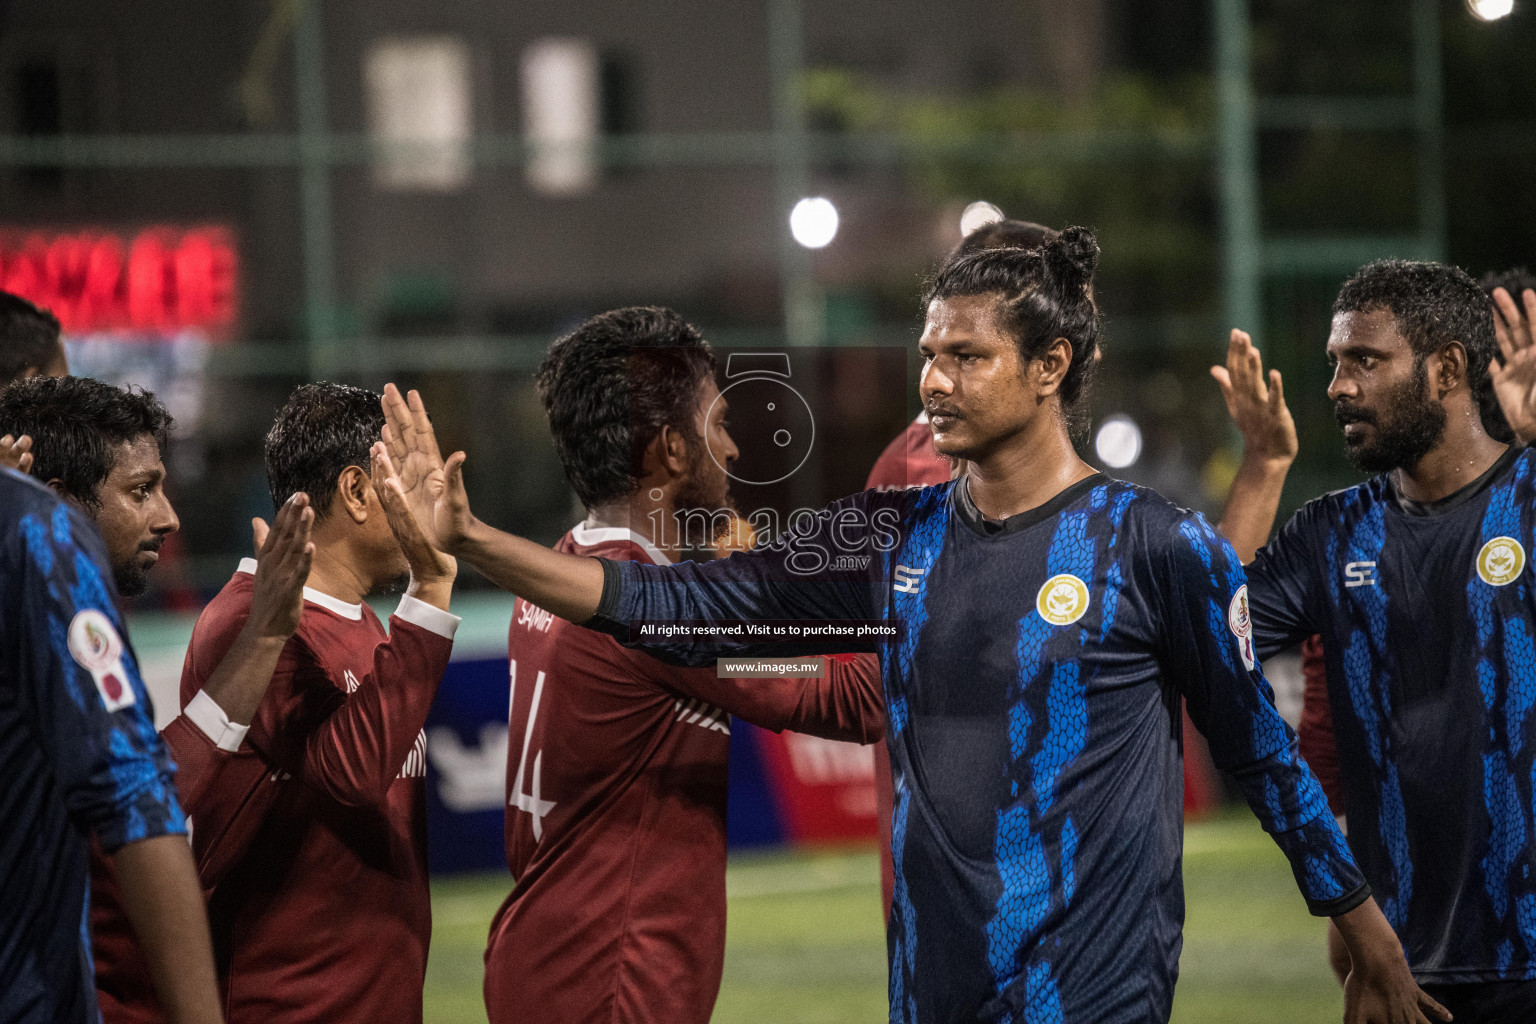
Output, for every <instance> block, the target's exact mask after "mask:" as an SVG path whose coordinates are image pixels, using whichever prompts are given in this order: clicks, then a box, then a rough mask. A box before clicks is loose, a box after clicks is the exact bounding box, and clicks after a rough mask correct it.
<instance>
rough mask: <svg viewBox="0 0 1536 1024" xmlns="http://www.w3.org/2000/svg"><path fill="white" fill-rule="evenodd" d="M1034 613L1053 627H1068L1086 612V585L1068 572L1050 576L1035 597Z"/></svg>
mask: <svg viewBox="0 0 1536 1024" xmlns="http://www.w3.org/2000/svg"><path fill="white" fill-rule="evenodd" d="M1035 611H1036V612H1038V613H1039V615H1040V617H1041V618H1042V619H1044V620H1045V621H1046V622H1049V623H1050V624H1051V625H1053V626H1070V625H1071V624H1072V623H1074V622H1076V621H1077V620H1078V619H1080V618H1082V617H1083V614H1084V613H1085V612H1087V611H1088V584H1086V583H1084V582H1083V581H1082V580H1081V579H1079V578H1078V577H1076V576H1074V575H1072V574H1071V573H1069V572H1064V573H1058V574H1057V575H1055V576H1052V577H1051V578H1050V579H1048V580H1046V581H1045V583H1044V584H1043V585H1042V586H1041V587H1040V592H1039V593H1038V594H1036V595H1035Z"/></svg>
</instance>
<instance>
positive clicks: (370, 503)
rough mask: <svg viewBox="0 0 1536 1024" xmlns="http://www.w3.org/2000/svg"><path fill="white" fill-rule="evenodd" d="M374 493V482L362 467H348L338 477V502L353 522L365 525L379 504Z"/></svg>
mask: <svg viewBox="0 0 1536 1024" xmlns="http://www.w3.org/2000/svg"><path fill="white" fill-rule="evenodd" d="M378 500H379V499H378V496H377V495H375V494H374V493H373V481H371V480H370V479H368V473H367V471H366V470H364V469H363V468H362V467H360V466H348V467H347V468H346V469H344V470H342V471H341V472H340V473H339V474H337V476H336V501H337V502H338V503H339V504H340V505H341V507H342V509H343V510H345V511H346V513H347V515H349V516H351V517H352V520H353V522H356V523H364V522H367V520H368V513H369V512H370V511H372V509H373V507H374V506H375V505H376V504H377V503H378Z"/></svg>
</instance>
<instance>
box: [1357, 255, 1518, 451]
mask: <svg viewBox="0 0 1536 1024" xmlns="http://www.w3.org/2000/svg"><path fill="white" fill-rule="evenodd" d="M1377 311H1386V312H1388V313H1391V314H1392V319H1393V320H1395V321H1396V322H1397V329H1398V330H1399V331H1401V332H1402V335H1403V337H1404V338H1407V339H1408V344H1409V346H1410V347H1411V348H1412V349H1413V355H1414V358H1415V359H1416V360H1417V361H1419V362H1420V363H1422V362H1423V361H1424V359H1425V358H1426V357H1428V356H1429V354H1430V353H1431V352H1434V351H1436V350H1438V349H1439V348H1440V347H1441V346H1442V345H1445V344H1446V343H1447V342H1451V341H1459V342H1461V345H1462V347H1463V348H1465V349H1466V350H1467V387H1468V389H1469V390H1470V391H1471V392H1472V398H1473V400H1474V401H1476V402H1477V408H1478V412H1479V414H1480V418H1481V419H1482V421H1483V428H1484V429H1485V430H1487V432H1488V433H1489V434H1490V435H1492V436H1493V437H1495V438H1498V439H1499V440H1503V441H1508V440H1509V439H1510V437H1511V436H1512V435H1511V433H1510V430H1509V427H1508V426H1507V425H1506V424H1505V423H1504V417H1503V414H1502V413H1500V412H1499V407H1498V400H1497V399H1496V398H1495V397H1494V394H1493V383H1492V381H1490V380H1489V378H1488V364H1489V362H1490V361H1492V359H1493V357H1494V355H1495V354H1496V353H1497V352H1498V341H1497V339H1496V338H1495V337H1494V333H1493V301H1492V300H1491V299H1490V298H1489V297H1488V294H1487V293H1486V292H1484V291H1483V290H1482V289H1481V288H1479V287H1478V286H1477V282H1476V281H1473V280H1472V278H1471V277H1470V276H1469V275H1468V274H1467V272H1466V271H1464V270H1462V269H1461V268H1459V267H1453V266H1450V265H1449V264H1446V263H1420V262H1414V261H1411V260H1377V261H1376V262H1374V263H1367V264H1366V265H1365V266H1363V267H1361V268H1360V269H1359V270H1357V271H1355V273H1354V274H1353V275H1352V276H1351V277H1350V278H1349V280H1347V281H1345V282H1344V287H1342V288H1340V289H1339V297H1338V298H1337V299H1335V300H1334V303H1333V312H1334V315H1335V316H1337V315H1338V314H1340V313H1373V312H1377Z"/></svg>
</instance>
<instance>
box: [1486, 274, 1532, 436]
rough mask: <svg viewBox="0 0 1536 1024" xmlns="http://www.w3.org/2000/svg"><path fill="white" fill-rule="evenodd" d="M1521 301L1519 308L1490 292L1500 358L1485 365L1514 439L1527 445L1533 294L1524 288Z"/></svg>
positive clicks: (1501, 293)
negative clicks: (1487, 365) (1494, 312)
mask: <svg viewBox="0 0 1536 1024" xmlns="http://www.w3.org/2000/svg"><path fill="white" fill-rule="evenodd" d="M1521 300H1522V305H1523V308H1522V305H1516V303H1515V300H1514V297H1513V296H1511V295H1510V294H1509V292H1507V291H1505V290H1504V289H1503V288H1495V289H1494V290H1493V303H1494V307H1495V309H1496V311H1497V312H1496V315H1495V316H1494V318H1493V326H1494V331H1495V333H1497V335H1498V338H1499V355H1500V358H1499V359H1495V360H1494V361H1493V362H1492V364H1490V365H1489V367H1488V376H1489V378H1490V380H1492V382H1493V393H1494V397H1496V398H1497V399H1498V400H1499V408H1501V409H1502V410H1503V411H1504V419H1505V420H1506V421H1508V423H1509V426H1510V429H1511V430H1513V431H1514V432H1515V438H1516V439H1517V440H1518V441H1519V442H1520V443H1521V444H1529V443H1530V442H1531V440H1532V439H1533V438H1536V338H1533V335H1532V325H1533V324H1536V291H1532V290H1531V289H1529V288H1527V289H1526V290H1525V294H1524V295H1522V296H1521Z"/></svg>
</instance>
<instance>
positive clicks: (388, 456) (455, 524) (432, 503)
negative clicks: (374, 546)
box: [375, 384, 475, 554]
mask: <svg viewBox="0 0 1536 1024" xmlns="http://www.w3.org/2000/svg"><path fill="white" fill-rule="evenodd" d="M383 406H384V432H383V441H384V443H383V446H382V447H383V456H384V458H383V466H384V474H385V478H386V479H387V480H390V481H393V483H392V484H391V486H394V487H398V489H399V492H400V496H401V498H402V499H403V500H404V502H405V503H406V504H407V505H408V506H409V507H410V510H411V513H412V515H413V516H414V518H415V520H416V523H417V526H418V528H419V530H420V532H421V533H422V534H423V535H424V536H425V537H426V539H427V541H428V542H429V543H431V544H432V545H433V546H434V547H436V548H437V549H438V550H439V551H444V552H447V553H449V554H454V553H457V551H458V548H459V547H460V545H462V544H463V543H464V540H465V538H466V535H467V534H468V532H469V530H470V527H472V526H473V525H474V522H475V517H474V515H473V514H471V512H470V510H469V495H468V494H467V493H466V492H465V490H464V459H465V455H464V453H463V452H454V453H453V454H452V455H450V456H449V457H448V460H447V461H446V462H444V461H443V456H442V452H441V451H440V450H439V449H438V446H437V435H436V433H435V432H434V431H433V429H432V420H431V419H430V418H429V417H428V416H427V410H426V407H425V406H424V405H423V404H422V401H421V396H420V395H419V394H417V393H416V392H415V391H412V392H410V395H409V398H408V399H407V398H405V397H402V396H401V394H400V389H399V388H397V387H395V386H394V385H393V384H386V385H385V386H384V398H383ZM379 447H380V446H375V450H376V454H375V460H376V462H377V461H378V458H379V456H378V454H377V452H378V449H379ZM377 485H378V479H377V478H376V479H375V486H376V487H377Z"/></svg>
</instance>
